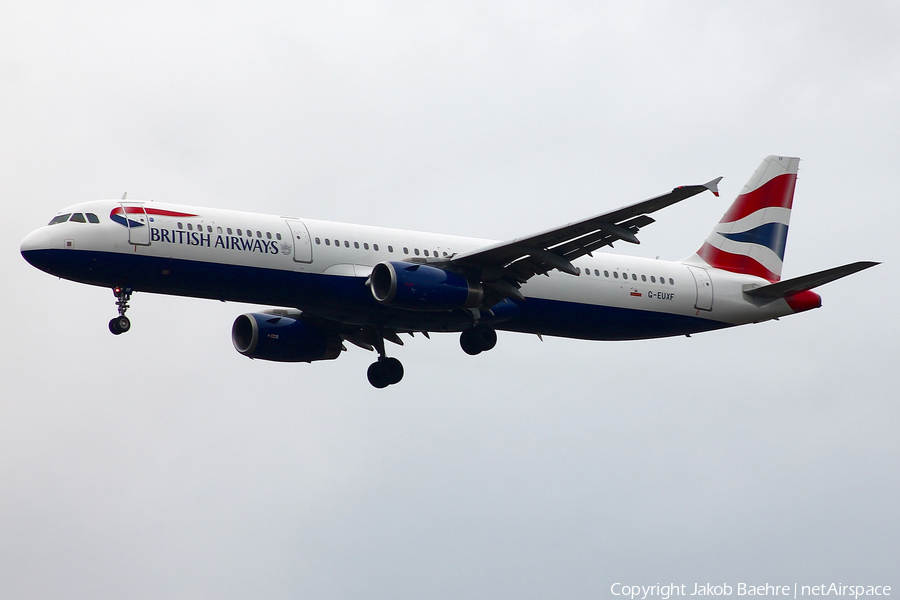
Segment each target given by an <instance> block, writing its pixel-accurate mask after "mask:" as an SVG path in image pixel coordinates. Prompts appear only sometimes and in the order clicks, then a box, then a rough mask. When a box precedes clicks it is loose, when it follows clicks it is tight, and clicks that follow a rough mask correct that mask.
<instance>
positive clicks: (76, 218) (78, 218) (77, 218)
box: [69, 213, 87, 223]
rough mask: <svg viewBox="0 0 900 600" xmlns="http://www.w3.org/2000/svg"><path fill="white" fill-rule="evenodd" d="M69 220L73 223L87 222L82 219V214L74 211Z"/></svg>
mask: <svg viewBox="0 0 900 600" xmlns="http://www.w3.org/2000/svg"><path fill="white" fill-rule="evenodd" d="M69 220H70V221H73V222H75V223H86V222H87V221H85V220H84V215H83V214H81V213H75V214H74V215H72V218H71V219H69Z"/></svg>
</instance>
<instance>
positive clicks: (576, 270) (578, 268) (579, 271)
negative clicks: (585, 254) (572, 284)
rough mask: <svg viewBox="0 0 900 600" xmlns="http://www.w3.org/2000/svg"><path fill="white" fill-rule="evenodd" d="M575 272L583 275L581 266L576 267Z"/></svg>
mask: <svg viewBox="0 0 900 600" xmlns="http://www.w3.org/2000/svg"><path fill="white" fill-rule="evenodd" d="M575 274H576V275H581V267H575Z"/></svg>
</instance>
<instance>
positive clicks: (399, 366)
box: [381, 358, 403, 385]
mask: <svg viewBox="0 0 900 600" xmlns="http://www.w3.org/2000/svg"><path fill="white" fill-rule="evenodd" d="M381 372H382V373H384V375H385V377H386V378H387V381H388V385H394V384H395V383H400V380H401V379H403V363H401V362H400V361H399V360H397V359H396V358H385V359H384V360H382V361H381Z"/></svg>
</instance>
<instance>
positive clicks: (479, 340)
mask: <svg viewBox="0 0 900 600" xmlns="http://www.w3.org/2000/svg"><path fill="white" fill-rule="evenodd" d="M459 345H460V346H461V347H462V349H463V352H465V353H466V354H469V355H471V356H475V355H476V354H481V353H482V352H487V351H488V350H490V349H491V348H493V347H494V346H496V345H497V332H496V331H494V328H493V327H488V326H487V325H476V326H475V327H473V328H471V329H466V330H465V331H463V332H462V334H461V335H460V336H459Z"/></svg>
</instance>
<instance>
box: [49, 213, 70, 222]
mask: <svg viewBox="0 0 900 600" xmlns="http://www.w3.org/2000/svg"><path fill="white" fill-rule="evenodd" d="M71 216H72V213H66V214H64V215H59V216H58V217H53V218H52V219H50V222H49V223H47V225H56V224H57V223H65V222H66V221H68V220H69V217H71Z"/></svg>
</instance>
